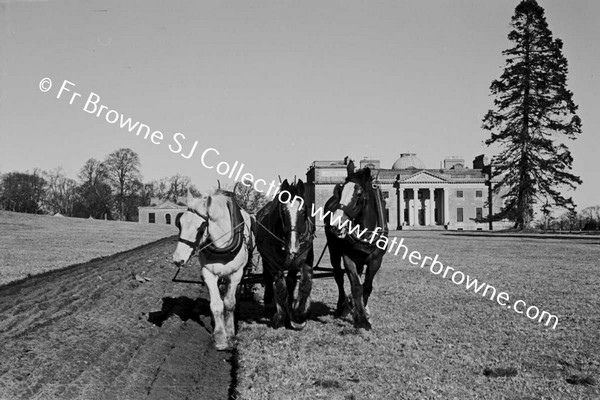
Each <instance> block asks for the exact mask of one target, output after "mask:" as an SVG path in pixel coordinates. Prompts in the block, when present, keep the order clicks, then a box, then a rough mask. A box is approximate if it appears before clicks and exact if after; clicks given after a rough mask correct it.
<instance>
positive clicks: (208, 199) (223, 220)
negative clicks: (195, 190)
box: [173, 190, 254, 350]
mask: <svg viewBox="0 0 600 400" xmlns="http://www.w3.org/2000/svg"><path fill="white" fill-rule="evenodd" d="M187 207H188V208H187V211H186V212H185V213H183V214H182V215H181V216H180V217H178V219H177V220H176V225H177V227H178V228H179V241H178V243H177V248H176V249H175V252H174V253H173V262H174V264H175V265H177V266H180V267H181V266H184V265H185V264H187V262H188V261H189V260H190V259H191V257H192V256H193V255H194V253H195V252H198V258H199V260H200V265H201V266H202V277H203V278H204V282H205V283H206V286H207V287H208V291H209V294H210V310H211V312H212V316H213V320H214V333H213V336H214V341H215V346H216V348H217V350H226V349H229V348H230V347H231V346H232V339H233V338H234V337H235V321H234V311H235V305H236V291H237V288H238V285H239V283H240V281H241V279H242V276H243V274H244V268H245V267H246V266H247V265H248V264H249V263H250V262H251V260H252V246H253V241H254V234H253V224H252V219H251V217H250V215H249V214H248V213H247V212H246V211H244V210H243V209H241V208H240V207H239V206H238V204H237V202H236V201H235V197H234V195H233V193H231V192H226V191H223V190H217V191H216V192H215V193H213V194H209V195H206V196H201V197H200V198H195V197H194V196H192V194H191V193H190V192H189V191H188V195H187ZM220 279H221V281H225V282H226V285H225V286H226V288H225V295H224V297H223V298H221V293H220V292H219V280H220Z"/></svg>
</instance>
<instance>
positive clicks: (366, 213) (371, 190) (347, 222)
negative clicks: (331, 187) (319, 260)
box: [325, 161, 388, 329]
mask: <svg viewBox="0 0 600 400" xmlns="http://www.w3.org/2000/svg"><path fill="white" fill-rule="evenodd" d="M347 173H348V176H347V178H346V181H345V183H344V184H343V185H339V186H338V188H336V191H335V193H334V195H333V196H332V197H331V198H330V199H329V200H327V202H326V203H325V211H326V212H327V211H329V212H330V216H331V217H330V218H327V219H326V220H325V235H326V236H327V244H328V246H329V255H330V258H331V265H332V266H333V272H334V279H335V282H336V284H337V287H338V292H339V297H338V303H337V309H336V315H337V316H342V315H344V314H345V313H346V312H347V311H348V310H349V309H352V311H353V317H354V325H355V327H357V328H364V329H371V323H370V321H369V320H370V315H369V311H368V307H367V302H368V300H369V296H370V295H371V292H372V290H373V278H374V277H375V274H376V273H377V271H378V270H379V268H380V267H381V262H382V260H383V256H384V255H385V253H386V251H385V247H384V248H383V249H382V248H380V247H378V246H376V241H377V238H381V237H382V236H384V237H385V236H386V235H387V233H388V228H387V223H386V221H385V216H384V215H385V214H384V208H383V197H382V195H381V191H380V189H379V187H378V186H376V185H375V184H374V183H373V178H372V177H371V170H370V169H369V168H368V167H367V168H364V169H360V170H358V171H356V172H354V163H353V162H352V161H350V163H349V164H348V167H347ZM342 259H343V260H344V266H345V267H346V271H347V273H348V278H349V279H350V285H351V292H352V299H351V300H349V299H348V298H347V297H346V293H345V292H344V273H343V271H342V268H341V264H340V261H341V260H342ZM365 266H366V270H365V277H364V282H363V283H362V284H361V279H360V275H361V274H362V272H363V269H364V267H365Z"/></svg>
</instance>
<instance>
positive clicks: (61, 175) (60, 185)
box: [0, 148, 197, 221]
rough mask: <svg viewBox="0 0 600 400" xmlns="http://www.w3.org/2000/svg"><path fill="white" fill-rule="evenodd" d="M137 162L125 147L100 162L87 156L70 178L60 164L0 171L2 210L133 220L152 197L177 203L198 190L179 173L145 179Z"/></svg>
mask: <svg viewBox="0 0 600 400" xmlns="http://www.w3.org/2000/svg"><path fill="white" fill-rule="evenodd" d="M140 166H141V164H140V159H139V156H138V155H137V153H135V152H134V151H133V150H131V149H127V148H123V149H119V150H116V151H114V152H112V153H110V154H109V155H108V156H107V157H106V158H105V159H104V160H102V161H101V160H97V159H95V158H90V159H89V160H87V161H86V162H85V163H84V164H83V166H82V167H81V169H80V170H79V173H78V175H77V179H72V178H70V177H68V176H67V175H66V174H65V172H64V171H63V169H62V168H61V167H57V168H54V169H52V170H50V171H42V170H40V169H34V170H33V172H32V173H29V172H9V173H5V174H2V175H0V209H2V210H7V211H15V212H24V213H32V214H56V213H60V214H62V215H65V216H69V217H80V218H89V217H92V218H95V219H110V220H121V221H137V218H138V207H139V206H147V205H150V202H151V199H152V198H157V199H159V200H170V201H172V202H175V203H176V202H177V201H178V198H179V197H180V196H184V195H185V194H186V193H187V190H188V188H189V189H190V190H192V191H193V192H195V193H196V192H197V189H196V188H195V187H194V186H193V185H192V184H191V179H190V178H189V177H187V176H181V175H179V174H177V175H174V176H171V177H165V178H162V179H158V180H154V181H151V182H147V183H144V182H143V181H142V175H141V173H140Z"/></svg>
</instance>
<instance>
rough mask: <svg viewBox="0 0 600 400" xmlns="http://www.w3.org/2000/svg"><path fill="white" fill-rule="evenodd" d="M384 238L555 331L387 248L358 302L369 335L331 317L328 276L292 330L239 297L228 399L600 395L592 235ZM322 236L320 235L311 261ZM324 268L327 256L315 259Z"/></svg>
mask: <svg viewBox="0 0 600 400" xmlns="http://www.w3.org/2000/svg"><path fill="white" fill-rule="evenodd" d="M394 235H397V236H400V235H401V236H402V237H404V238H405V240H404V244H405V245H406V246H407V247H408V248H409V251H413V250H416V251H419V252H420V253H421V255H422V256H430V257H434V256H435V255H436V254H438V255H439V261H441V262H442V263H443V264H444V265H445V266H451V267H453V268H455V269H456V270H460V271H461V272H463V273H465V274H467V275H470V276H471V277H472V278H477V279H478V280H479V282H482V281H483V282H486V283H488V284H490V285H493V286H494V287H495V288H496V289H497V291H498V292H501V291H504V292H507V293H508V294H509V295H510V303H513V304H514V302H515V301H517V300H519V299H521V300H523V301H524V302H526V303H527V306H532V305H535V306H536V307H538V308H539V309H540V310H545V311H547V312H549V313H551V314H554V315H556V316H557V317H558V319H559V323H558V325H557V326H556V329H552V327H551V326H550V327H549V326H545V325H544V324H540V323H539V322H537V321H534V320H530V319H528V318H527V317H526V316H525V315H524V314H517V313H516V312H515V311H514V310H512V309H509V308H507V307H503V306H500V305H499V304H498V303H497V302H496V301H495V300H494V301H491V300H489V296H488V297H482V295H481V294H477V293H473V291H472V290H471V291H467V289H466V288H465V285H464V284H463V285H456V284H454V283H453V282H452V281H451V280H450V279H449V278H446V279H444V278H442V277H441V276H440V275H434V274H432V273H431V272H430V271H429V269H428V268H427V267H425V268H424V269H421V268H420V267H419V266H415V265H412V264H410V263H409V262H408V260H402V258H401V257H400V256H394V255H389V254H388V255H387V256H386V257H385V258H384V263H383V266H382V269H381V270H380V271H379V273H378V275H377V277H376V279H375V289H374V291H373V294H372V296H371V300H370V302H369V304H370V310H371V315H372V323H373V330H371V331H369V332H365V331H356V330H355V329H354V328H353V327H352V322H351V320H350V318H344V319H335V318H333V311H334V308H335V304H336V301H337V289H336V288H335V283H334V281H333V279H332V278H330V279H320V280H315V281H314V284H313V293H312V299H313V306H312V308H311V313H312V319H311V320H310V321H309V323H308V326H307V327H306V328H305V330H304V331H301V332H296V331H291V330H286V329H279V330H273V329H272V328H270V327H269V326H268V325H267V321H266V320H265V319H263V318H262V317H261V313H262V309H260V308H259V307H256V306H255V305H253V304H249V303H242V304H241V305H240V307H241V316H242V320H241V321H240V323H239V333H238V340H239V344H238V358H239V371H238V393H237V395H238V397H239V398H241V399H270V398H272V399H286V398H287V399H317V398H324V399H325V398H326V399H364V398H367V399H384V398H394V399H521V400H525V399H531V400H533V399H598V398H600V387H599V381H600V333H599V332H600V309H599V307H598V306H599V304H600V302H599V293H600V263H599V262H598V260H599V259H600V240H599V239H598V238H589V239H580V240H574V239H553V238H550V239H540V238H525V237H523V238H522V237H500V236H499V237H472V236H461V235H457V234H449V233H448V232H443V233H442V232H414V231H413V232H396V233H394V234H391V235H390V237H392V236H394ZM324 242H325V239H324V233H323V232H320V233H319V237H318V238H317V239H316V241H315V253H316V256H318V255H320V253H321V249H322V248H323V246H324V244H325V243H324ZM401 254H402V253H401ZM329 265H330V264H329V259H328V254H327V252H326V255H325V257H324V258H323V260H322V261H321V266H329ZM346 281H347V279H346ZM346 286H347V287H348V286H349V285H348V283H347V282H346Z"/></svg>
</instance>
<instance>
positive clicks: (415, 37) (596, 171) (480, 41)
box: [0, 0, 600, 209]
mask: <svg viewBox="0 0 600 400" xmlns="http://www.w3.org/2000/svg"><path fill="white" fill-rule="evenodd" d="M517 3H518V1H508V0H506V1H504V0H503V1H491V0H490V1H481V0H429V1H417V0H411V1H399V0H394V1H385V0H384V1H371V2H366V1H355V0H336V1H332V0H320V1H283V0H282V1H274V0H272V1H252V2H248V1H237V0H233V1H227V2H223V1H204V0H199V1H183V0H181V1H169V2H166V1H164V2H159V1H155V0H143V1H133V0H118V1H111V0H103V1H93V0H90V1H51V0H48V1H35V0H29V1H11V0H0V71H1V74H0V173H6V172H11V171H30V172H32V171H33V169H34V168H40V169H43V170H51V169H54V168H56V167H59V166H60V167H62V168H63V169H64V171H65V172H66V174H67V175H68V176H69V177H71V178H76V177H77V173H78V171H79V170H80V168H81V167H82V166H83V164H84V163H85V161H86V160H88V159H89V158H92V157H93V158H96V159H99V160H102V159H104V158H105V157H106V156H107V155H108V154H110V153H111V152H113V151H115V150H117V149H119V148H131V149H132V150H133V151H135V152H136V153H137V154H138V155H139V157H140V161H141V164H142V166H141V172H142V176H143V180H144V181H145V182H148V181H151V180H154V179H160V178H163V177H168V176H172V175H175V174H177V173H179V174H181V175H187V176H190V177H191V178H192V182H193V183H194V184H195V185H196V186H197V187H199V188H200V189H208V188H212V187H214V186H216V180H217V179H220V180H221V182H222V183H228V184H233V180H231V179H228V178H226V177H223V176H221V175H219V174H218V173H217V172H216V171H215V169H216V168H207V166H208V167H211V166H212V167H215V166H216V164H217V163H219V162H225V163H227V164H228V165H229V166H232V165H233V164H234V163H235V162H236V161H237V162H238V165H239V164H241V163H243V164H244V172H249V173H252V174H253V175H254V177H255V179H259V178H260V179H264V180H265V181H270V180H273V179H278V178H277V177H278V176H281V177H282V178H290V179H293V177H294V176H297V177H299V178H305V173H306V171H307V169H308V167H309V166H310V165H311V163H312V162H313V161H314V160H340V159H342V158H344V157H345V156H350V157H351V158H353V159H355V160H360V159H362V158H363V157H372V158H376V159H379V160H381V165H382V167H385V168H390V167H391V165H392V164H393V163H394V161H395V160H396V159H397V158H398V157H399V155H400V153H404V152H413V153H417V155H418V157H419V158H421V159H422V160H423V161H424V163H425V164H426V166H427V167H428V168H438V167H439V166H440V161H441V160H442V159H444V158H445V157H446V156H451V155H458V156H463V157H464V158H465V160H466V162H467V164H468V165H470V164H471V162H472V160H473V158H474V157H475V156H477V155H479V154H486V155H488V156H490V157H491V156H493V155H494V153H495V152H496V151H497V150H496V149H492V148H488V147H486V146H485V145H484V143H483V142H484V141H485V140H486V139H487V138H488V137H489V133H488V132H487V131H484V130H482V128H481V125H482V119H483V116H484V115H485V113H486V112H487V110H488V109H490V108H491V107H492V102H493V97H492V96H491V95H490V91H489V86H490V83H491V82H492V81H493V80H494V79H497V78H498V77H499V76H500V74H501V73H502V70H503V66H504V57H503V56H502V51H503V50H505V49H507V48H509V47H511V43H510V42H509V41H508V39H507V35H508V32H509V30H510V26H509V23H510V18H511V17H512V15H513V14H514V8H515V6H516V5H517ZM539 4H540V5H541V6H542V7H543V8H544V9H545V11H546V18H547V21H548V24H549V28H550V30H551V31H552V32H553V34H554V37H558V38H561V39H562V40H563V42H564V49H563V53H564V55H565V56H566V58H567V59H568V61H569V74H568V85H569V89H570V90H571V91H573V93H574V101H575V103H576V104H578V105H579V111H578V114H579V116H580V117H581V119H582V121H583V129H582V130H583V133H582V134H581V135H580V138H579V139H577V140H576V141H569V142H568V145H569V148H570V149H571V151H572V154H573V157H574V163H573V170H572V172H573V173H574V174H576V175H578V176H580V177H581V179H582V180H583V184H582V185H581V186H580V187H579V188H578V189H577V190H576V191H574V192H573V191H570V192H566V194H567V196H573V198H574V200H575V202H576V203H577V204H578V208H579V209H582V208H585V207H587V206H591V205H596V204H600V185H598V181H599V180H598V176H599V175H600V163H599V162H598V149H600V136H599V135H598V131H599V130H600V113H598V111H597V109H598V106H600V101H599V100H600V81H599V67H598V66H599V65H600V51H599V50H600V48H599V46H600V44H599V43H598V38H600V23H599V22H600V21H599V20H600V2H599V1H597V0H573V1H568V2H566V1H562V0H539ZM44 78H49V79H50V80H51V85H49V89H48V87H47V86H45V85H46V84H48V82H47V81H45V82H44V83H43V84H41V86H42V87H43V88H44V89H48V90H47V91H46V92H44V91H43V90H41V88H40V82H41V81H42V79H44ZM65 81H68V82H67V83H65ZM61 87H63V90H62V91H61V90H60V89H61ZM59 93H60V96H59ZM90 96H91V99H90ZM88 100H91V101H89V102H88ZM100 105H103V106H105V108H102V109H101V108H100ZM97 110H99V111H100V114H99V116H98V115H97V113H96V112H95V111H97ZM109 110H112V111H109ZM595 110H596V111H595ZM121 116H123V117H122V118H124V120H125V121H126V120H127V118H131V122H132V123H135V122H138V123H143V124H145V125H147V126H148V127H149V129H150V132H151V133H152V132H154V131H160V134H158V133H156V134H155V135H154V143H153V142H152V139H151V137H150V135H148V137H147V138H144V133H145V130H141V134H140V135H139V136H138V135H136V129H134V130H133V131H132V132H129V130H128V129H127V126H125V128H121V126H120V124H121V123H120V119H118V120H117V122H116V123H111V122H110V121H113V122H114V120H115V118H121ZM107 119H108V120H107ZM138 126H139V125H138ZM177 133H180V135H176V134H177ZM161 137H162V139H161ZM184 137H185V139H183V138H184ZM175 139H177V141H178V142H179V143H180V144H181V148H179V146H178V145H177V143H176V142H175ZM194 143H197V144H196V147H195V148H194V151H193V152H192V149H193V146H194ZM211 148H212V149H215V150H216V151H218V152H219V154H218V155H217V153H216V152H215V151H212V150H211V151H210V154H208V155H207V157H206V158H205V164H206V166H205V165H203V163H202V160H201V154H202V152H204V151H205V150H206V149H211ZM190 153H191V156H190V157H189V158H186V157H183V156H188V155H190Z"/></svg>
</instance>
